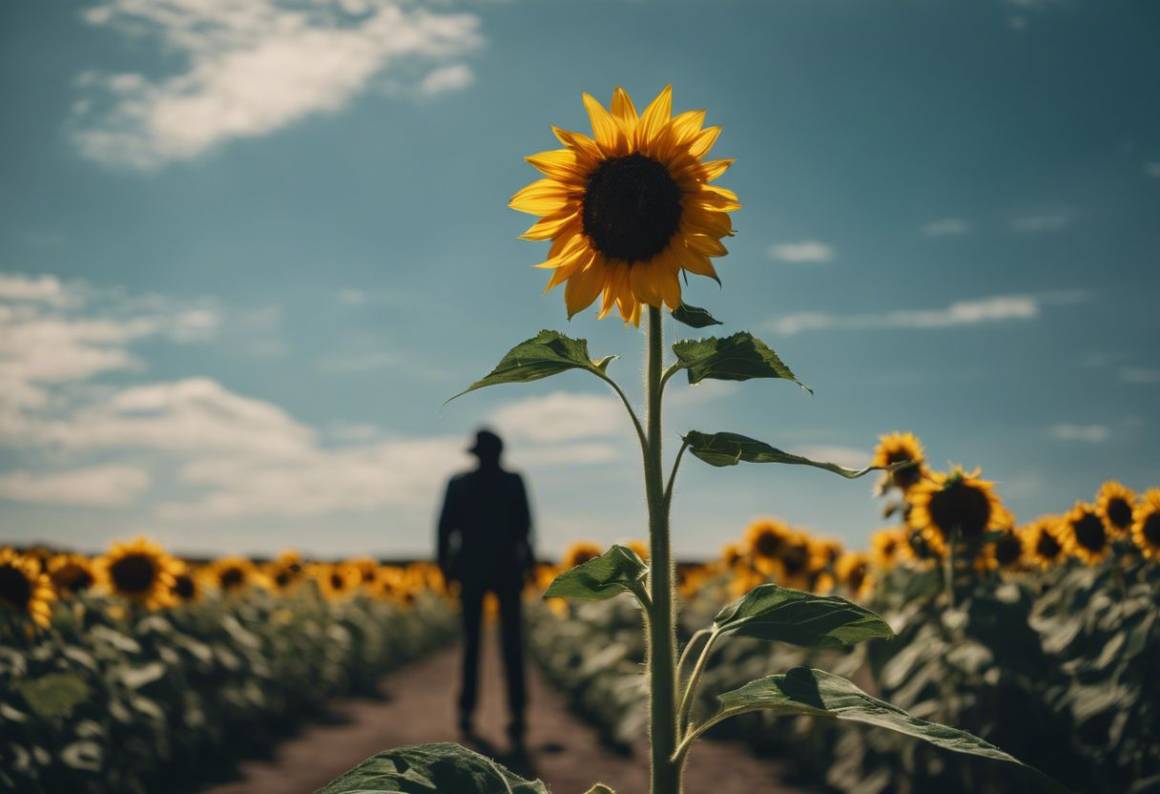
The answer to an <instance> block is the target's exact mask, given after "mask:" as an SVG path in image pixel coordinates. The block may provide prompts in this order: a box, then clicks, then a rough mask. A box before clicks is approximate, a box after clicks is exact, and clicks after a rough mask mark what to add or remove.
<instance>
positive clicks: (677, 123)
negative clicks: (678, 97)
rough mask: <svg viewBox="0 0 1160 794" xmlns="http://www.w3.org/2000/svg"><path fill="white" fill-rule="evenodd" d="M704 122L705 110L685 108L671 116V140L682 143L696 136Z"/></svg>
mask: <svg viewBox="0 0 1160 794" xmlns="http://www.w3.org/2000/svg"><path fill="white" fill-rule="evenodd" d="M704 123H705V111H703V110H686V111H685V112H684V113H680V114H678V115H677V116H675V117H674V118H673V123H672V124H670V125H669V128H670V129H671V130H672V135H673V140H674V141H675V142H676V143H678V144H684V143H688V142H689V141H691V140H693V138H694V137H696V135H697V133H699V132H700V131H701V127H702V126H703V125H704Z"/></svg>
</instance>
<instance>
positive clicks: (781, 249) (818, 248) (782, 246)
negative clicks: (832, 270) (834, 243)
mask: <svg viewBox="0 0 1160 794" xmlns="http://www.w3.org/2000/svg"><path fill="white" fill-rule="evenodd" d="M769 256H770V258H771V259H780V260H782V261H783V262H793V263H795V264H805V263H816V262H829V261H830V260H831V259H833V258H834V249H833V248H831V247H830V246H829V245H827V244H826V243H823V242H819V241H817V240H803V241H801V242H798V243H776V244H774V245H771V246H770V247H769Z"/></svg>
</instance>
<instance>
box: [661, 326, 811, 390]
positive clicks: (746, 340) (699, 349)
mask: <svg viewBox="0 0 1160 794" xmlns="http://www.w3.org/2000/svg"><path fill="white" fill-rule="evenodd" d="M673 352H674V353H676V355H677V363H676V364H675V365H674V366H676V367H678V368H679V369H683V370H685V371H686V372H687V373H688V377H689V383H700V382H701V381H703V380H705V379H707V378H708V379H713V380H751V379H753V378H780V379H783V380H790V381H793V382H794V383H796V384H797V385H799V386H801V387H802V388H803V389H805V390H806V391H810V389H809V387H807V386H805V385H804V384H803V383H802V382H801V381H799V380H798V379H797V376H796V375H794V374H793V371H792V370H791V369H790V368H789V367H787V366H786V365H785V363H784V362H783V361H782V360H781V359H780V358H779V357H778V355H777V353H775V352H773V350H772V349H771V348H770V347H769V345H767V344H765V342H762V341H761V340H760V339H758V338H757V337H755V336H753V334H750V333H749V332H747V331H742V332H740V333H736V334H733V335H732V336H727V337H725V338H724V339H718V338H717V337H715V336H711V337H709V338H707V339H684V340H682V341H680V342H677V343H676V344H674V345H673ZM811 393H812V392H811Z"/></svg>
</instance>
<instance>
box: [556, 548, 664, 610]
mask: <svg viewBox="0 0 1160 794" xmlns="http://www.w3.org/2000/svg"><path fill="white" fill-rule="evenodd" d="M647 575H648V566H647V565H645V564H644V561H643V560H641V558H640V557H638V556H637V555H636V552H634V551H633V550H632V549H629V548H626V547H624V546H619V545H614V546H612V547H611V548H610V549H609V550H608V551H606V552H604V553H603V554H601V555H600V556H599V557H594V558H592V559H591V560H588V562H584V563H581V564H580V565H577V566H576V567H575V568H572V569H570V570H567V571H564V573H562V574H560V575H559V576H557V577H556V578H555V579H553V580H552V583H551V584H550V585H548V589H547V590H545V591H544V598H578V599H585V600H590V601H603V600H604V599H606V598H612V597H613V596H616V595H620V594H621V593H624V592H638V591H639V590H640V589H641V587H642V583H643V582H644V579H645V576H647Z"/></svg>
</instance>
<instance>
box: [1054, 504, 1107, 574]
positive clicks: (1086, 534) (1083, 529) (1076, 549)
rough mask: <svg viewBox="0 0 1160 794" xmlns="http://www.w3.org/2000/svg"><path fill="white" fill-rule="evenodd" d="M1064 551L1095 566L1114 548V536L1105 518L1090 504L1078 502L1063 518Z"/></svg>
mask: <svg viewBox="0 0 1160 794" xmlns="http://www.w3.org/2000/svg"><path fill="white" fill-rule="evenodd" d="M1063 544H1064V550H1065V551H1066V552H1067V553H1068V554H1069V555H1071V556H1072V557H1076V558H1077V559H1080V560H1082V561H1083V562H1085V563H1087V564H1088V565H1095V564H1096V563H1097V562H1100V561H1101V560H1103V559H1104V557H1107V556H1108V552H1109V551H1110V550H1111V547H1112V536H1111V533H1110V532H1108V527H1107V525H1106V524H1104V519H1103V516H1101V515H1100V514H1099V512H1098V511H1097V510H1096V508H1095V506H1094V505H1092V504H1090V503H1088V502H1076V503H1075V507H1073V508H1072V509H1071V510H1070V511H1069V512H1068V514H1067V515H1066V516H1064V518H1063Z"/></svg>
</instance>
